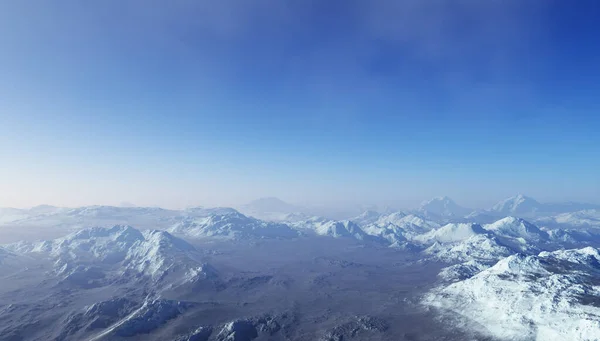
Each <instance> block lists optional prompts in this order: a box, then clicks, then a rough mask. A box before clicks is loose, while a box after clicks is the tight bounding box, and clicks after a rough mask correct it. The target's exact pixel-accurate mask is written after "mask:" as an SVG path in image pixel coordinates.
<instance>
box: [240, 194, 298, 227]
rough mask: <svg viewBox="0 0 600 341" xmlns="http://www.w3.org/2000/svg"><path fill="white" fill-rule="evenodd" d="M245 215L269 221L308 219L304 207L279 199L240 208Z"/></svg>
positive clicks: (263, 199) (265, 199) (256, 202)
mask: <svg viewBox="0 0 600 341" xmlns="http://www.w3.org/2000/svg"><path fill="white" fill-rule="evenodd" d="M239 211H240V212H242V213H243V214H245V215H248V216H251V217H254V218H258V219H262V220H268V221H286V219H290V218H291V219H296V220H297V219H298V217H303V218H304V219H306V218H308V217H309V216H310V215H309V214H307V210H306V209H305V208H303V207H300V206H296V205H292V204H289V203H287V202H285V201H283V200H281V199H278V198H273V197H269V198H261V199H257V200H254V201H252V202H250V203H248V204H246V205H243V206H241V207H239Z"/></svg>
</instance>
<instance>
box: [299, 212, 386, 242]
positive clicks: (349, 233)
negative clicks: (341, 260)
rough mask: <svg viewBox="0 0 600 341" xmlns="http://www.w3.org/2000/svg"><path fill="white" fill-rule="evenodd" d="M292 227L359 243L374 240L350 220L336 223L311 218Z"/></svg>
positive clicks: (335, 221) (334, 221)
mask: <svg viewBox="0 0 600 341" xmlns="http://www.w3.org/2000/svg"><path fill="white" fill-rule="evenodd" d="M292 226H293V227H295V228H298V229H308V230H312V231H314V232H315V233H316V234H317V235H319V236H328V237H333V238H353V239H356V240H360V241H368V240H371V241H374V240H375V239H376V238H375V237H374V236H371V235H369V234H367V233H366V232H365V231H363V229H361V228H360V226H358V224H356V223H354V222H352V221H350V220H344V221H337V220H329V219H325V218H313V219H310V220H306V221H302V222H298V223H295V224H292Z"/></svg>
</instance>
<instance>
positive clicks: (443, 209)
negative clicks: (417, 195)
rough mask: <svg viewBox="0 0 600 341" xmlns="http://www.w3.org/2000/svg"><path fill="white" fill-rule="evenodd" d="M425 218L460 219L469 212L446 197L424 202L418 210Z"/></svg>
mask: <svg viewBox="0 0 600 341" xmlns="http://www.w3.org/2000/svg"><path fill="white" fill-rule="evenodd" d="M418 211H419V212H421V213H423V214H424V215H425V216H430V215H433V216H438V217H445V218H449V217H461V216H464V215H466V214H469V213H470V212H471V210H470V209H468V208H465V207H462V206H460V205H458V204H457V203H456V202H454V200H452V199H451V198H449V197H447V196H440V197H435V198H433V199H430V200H427V201H424V202H423V203H421V206H420V207H419V209H418Z"/></svg>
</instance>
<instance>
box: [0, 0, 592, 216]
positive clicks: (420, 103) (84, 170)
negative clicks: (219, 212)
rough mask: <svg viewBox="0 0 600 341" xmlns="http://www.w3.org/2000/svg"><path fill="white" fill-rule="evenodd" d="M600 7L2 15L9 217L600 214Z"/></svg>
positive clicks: (92, 7)
mask: <svg viewBox="0 0 600 341" xmlns="http://www.w3.org/2000/svg"><path fill="white" fill-rule="evenodd" d="M596 13H597V6H596V4H595V3H593V2H588V1H582V2H578V3H577V4H571V3H568V4H567V3H561V2H546V1H533V2H523V1H512V0H511V1H492V2H482V1H475V0H467V1H460V2H455V1H442V0H440V1H433V2H422V1H411V0H408V1H390V0H381V1H368V2H365V1H354V0H353V1H338V0H334V1H325V2H323V1H296V0H293V1H288V2H281V1H273V0H259V1H252V2H248V1H242V0H225V1H218V2H208V1H188V0H183V1H176V2H168V3H161V2H153V3H147V2H142V1H139V0H134V1H127V2H125V3H123V2H121V1H112V0H109V1H102V2H92V3H82V2H80V1H73V0H68V1H63V2H60V3H54V2H38V3H36V4H35V5H32V4H29V3H25V2H14V1H7V2H4V3H2V4H0V22H1V24H0V30H1V32H2V34H0V68H1V69H2V70H3V72H2V77H0V91H2V94H3V95H2V97H3V100H2V101H1V102H0V158H1V159H2V160H3V163H2V166H1V167H0V189H1V192H0V206H1V207H30V206H35V205H39V204H51V205H56V206H69V207H73V206H84V205H93V204H106V205H118V204H119V203H121V202H131V203H135V204H136V205H140V206H161V207H167V208H182V207H187V206H198V205H201V206H238V205H241V204H244V203H246V202H249V201H251V200H253V199H256V198H260V197H269V196H273V197H278V198H281V199H282V200H285V201H287V202H290V203H295V204H302V205H305V204H311V205H324V206H344V205H361V204H363V205H381V206H386V205H387V206H394V207H414V206H417V205H418V204H419V203H420V202H422V201H424V200H427V199H429V198H432V197H435V196H440V195H447V196H449V197H451V198H453V199H454V200H455V201H456V202H457V203H459V204H460V205H463V206H466V207H474V208H481V207H489V206H490V205H492V204H494V203H496V202H497V201H499V200H502V199H503V198H507V197H510V196H513V195H515V194H517V193H525V194H527V195H529V196H531V197H533V198H536V199H537V200H539V201H541V202H560V201H579V202H591V203H600V177H599V176H598V174H597V173H598V169H599V168H600V167H599V166H600V158H598V155H600V139H599V136H600V135H599V134H598V131H599V130H600V116H599V115H598V112H600V103H599V101H598V98H597V97H598V96H597V94H598V93H600V89H598V84H599V80H600V66H599V64H598V63H597V58H595V56H597V54H598V52H599V49H600V47H599V45H598V44H597V41H598V37H597V32H598V22H597V20H596V17H595V15H596Z"/></svg>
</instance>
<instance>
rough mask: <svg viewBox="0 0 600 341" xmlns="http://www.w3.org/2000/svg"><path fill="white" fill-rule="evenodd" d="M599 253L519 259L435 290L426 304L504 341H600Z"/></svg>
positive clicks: (549, 254) (515, 257)
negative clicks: (454, 314) (473, 323)
mask: <svg viewBox="0 0 600 341" xmlns="http://www.w3.org/2000/svg"><path fill="white" fill-rule="evenodd" d="M598 283H600V253H599V251H598V249H595V248H591V247H588V248H584V249H576V250H561V251H555V252H542V253H540V254H539V255H530V256H527V255H523V254H516V255H512V256H509V257H507V258H505V259H502V260H501V261H499V262H498V263H497V264H496V265H494V266H492V267H490V268H489V269H486V270H483V271H481V272H480V273H478V274H476V275H475V276H473V277H471V278H468V279H465V280H462V281H459V282H456V283H452V284H450V285H448V286H445V287H441V288H439V289H436V290H434V291H433V292H431V293H430V294H429V295H427V296H426V297H425V299H424V303H425V304H427V305H431V306H434V307H438V308H441V309H442V310H446V311H452V312H454V313H458V314H460V315H462V316H464V317H465V318H467V319H469V320H472V321H475V322H476V323H478V325H479V326H480V328H481V330H480V331H482V332H486V333H488V334H490V335H491V336H493V337H496V338H498V339H500V340H514V341H521V340H539V341H542V340H544V341H563V340H574V341H591V340H600V303H599V302H600V286H599V285H598Z"/></svg>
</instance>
